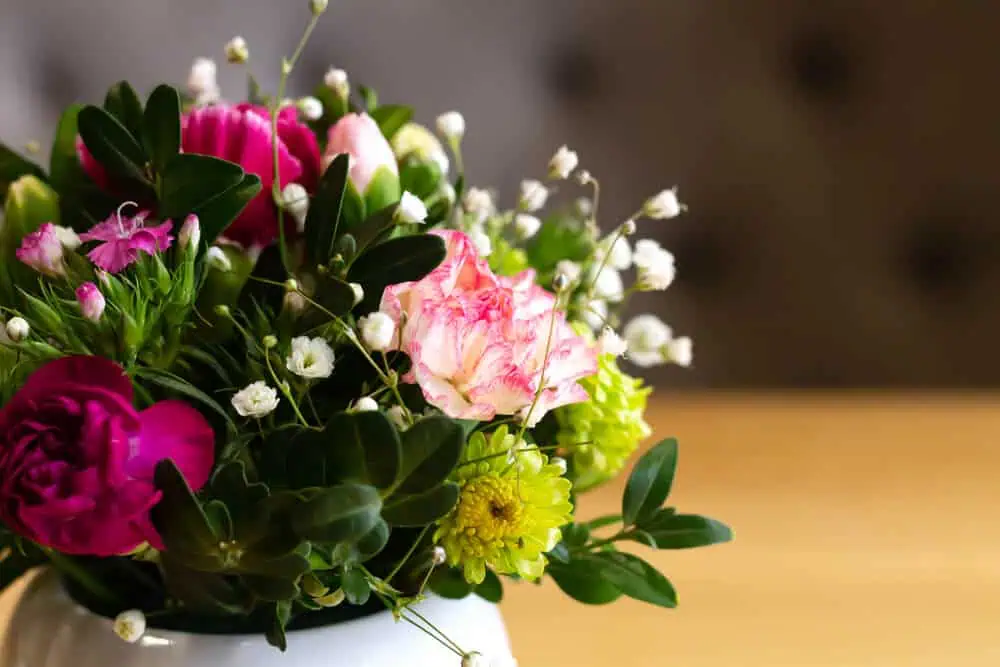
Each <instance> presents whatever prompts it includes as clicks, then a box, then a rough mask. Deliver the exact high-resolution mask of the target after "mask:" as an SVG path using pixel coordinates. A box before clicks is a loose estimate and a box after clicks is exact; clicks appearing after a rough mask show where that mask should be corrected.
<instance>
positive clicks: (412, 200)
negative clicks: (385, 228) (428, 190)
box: [395, 192, 427, 223]
mask: <svg viewBox="0 0 1000 667" xmlns="http://www.w3.org/2000/svg"><path fill="white" fill-rule="evenodd" d="M395 217H396V222H401V223H417V222H423V221H424V220H426V219H427V207H426V206H425V205H424V202H422V201H421V200H420V197H418V196H416V195H415V194H413V193H412V192H404V193H403V196H402V197H400V198H399V206H398V207H397V208H396V216H395Z"/></svg>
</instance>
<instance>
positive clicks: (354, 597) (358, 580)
mask: <svg viewBox="0 0 1000 667" xmlns="http://www.w3.org/2000/svg"><path fill="white" fill-rule="evenodd" d="M340 586H341V588H343V589H344V597H346V598H347V601H348V602H350V603H351V604H354V605H362V604H365V603H366V602H368V598H369V596H371V593H372V589H371V586H369V585H368V579H366V578H365V575H364V573H363V572H362V571H361V570H359V569H357V568H353V567H352V568H349V569H347V570H345V571H344V576H343V577H341V580H340Z"/></svg>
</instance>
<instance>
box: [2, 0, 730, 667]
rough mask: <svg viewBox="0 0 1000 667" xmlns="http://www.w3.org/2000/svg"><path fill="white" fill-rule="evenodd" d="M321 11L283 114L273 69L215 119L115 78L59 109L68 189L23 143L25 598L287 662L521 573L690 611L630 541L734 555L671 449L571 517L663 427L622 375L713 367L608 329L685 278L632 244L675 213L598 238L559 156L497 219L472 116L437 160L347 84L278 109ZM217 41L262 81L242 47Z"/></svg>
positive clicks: (590, 190) (208, 106)
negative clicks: (266, 81)
mask: <svg viewBox="0 0 1000 667" xmlns="http://www.w3.org/2000/svg"><path fill="white" fill-rule="evenodd" d="M310 6H311V10H312V17H311V19H310V21H309V24H308V28H307V31H306V35H305V36H304V38H303V40H302V42H301V43H300V45H299V47H298V49H297V50H296V51H295V54H294V55H293V56H292V57H291V58H289V59H286V60H285V61H283V62H282V64H281V77H280V83H279V86H278V90H277V92H276V93H275V94H273V95H268V94H265V93H264V92H263V91H262V90H261V89H260V87H259V86H257V85H256V84H255V83H254V79H253V77H252V75H251V76H249V77H248V78H249V81H250V86H249V91H248V93H247V98H246V101H243V102H239V103H232V102H227V101H223V100H222V99H221V97H220V91H219V89H218V86H217V85H216V83H215V65H214V64H213V63H212V62H210V61H207V60H199V61H196V63H195V65H194V67H193V69H192V72H191V78H190V80H189V82H188V90H187V93H186V94H181V93H179V92H178V90H177V89H175V88H173V87H171V86H169V85H161V86H158V87H156V88H155V89H153V90H152V91H151V92H150V93H149V94H148V96H146V97H145V98H144V99H143V98H142V97H140V96H139V94H138V93H137V92H136V91H135V90H134V89H133V88H132V87H131V86H130V85H129V84H128V83H126V82H121V83H117V84H115V85H114V86H112V87H111V88H110V90H109V91H108V93H107V96H106V97H105V99H104V102H103V104H102V105H100V106H97V105H89V104H88V105H74V106H72V107H70V108H69V109H67V110H66V112H65V113H64V114H63V115H62V119H61V120H60V122H59V126H58V129H57V131H56V135H55V141H54V144H53V146H52V151H51V159H50V161H49V165H48V169H47V170H45V169H43V168H42V167H40V166H39V165H37V164H35V163H34V162H32V161H30V160H29V159H28V158H26V157H23V156H21V155H19V154H18V153H16V152H14V151H12V150H10V149H8V148H6V147H0V196H3V197H4V202H5V203H4V223H3V228H2V231H0V255H2V258H0V299H2V301H0V308H2V311H3V316H4V320H5V324H4V326H3V340H2V345H0V394H2V398H0V400H2V406H3V407H2V409H0V521H2V533H0V540H2V552H0V559H2V561H0V573H2V583H3V584H7V583H9V582H10V581H12V580H13V579H14V578H16V577H17V576H18V575H20V574H21V573H23V572H24V571H26V570H27V569H29V568H31V567H34V566H36V565H40V564H44V563H48V564H50V565H51V566H53V567H54V568H56V569H57V570H58V571H59V572H60V573H61V574H62V575H63V578H64V582H65V586H66V588H67V590H68V592H69V593H70V594H71V595H72V596H73V597H74V599H76V600H77V601H78V602H80V603H81V604H83V605H84V606H86V607H87V608H89V609H91V610H93V611H94V612H95V613H98V614H102V615H104V616H106V617H108V618H114V619H115V622H114V627H115V629H116V632H118V633H119V634H120V636H121V637H122V638H123V639H125V640H127V641H135V640H136V639H137V638H138V637H139V636H141V635H142V633H143V631H144V628H145V627H146V625H147V623H148V624H151V625H153V624H155V625H156V626H157V627H165V628H180V629H192V628H197V629H199V630H200V631H218V632H227V631H232V632H236V631H240V632H244V631H260V632H263V633H266V636H267V638H268V640H269V642H270V643H271V644H273V645H274V646H276V647H279V648H281V649H284V648H285V646H286V641H287V640H286V629H288V628H295V627H306V626H310V625H319V624H324V623H330V622H336V621H339V620H344V619H347V618H352V617H357V616H360V615H364V614H369V613H373V612H375V611H378V610H380V609H388V610H390V611H391V612H392V614H394V615H395V617H396V618H397V619H398V620H402V621H406V622H409V623H411V624H413V625H415V626H417V627H419V628H421V629H424V630H427V629H428V628H427V627H426V623H428V622H427V621H426V619H423V618H422V617H421V616H420V614H419V613H418V612H416V611H415V606H416V605H418V604H419V602H420V601H421V600H422V599H423V598H424V597H425V596H427V595H430V594H431V593H432V592H433V593H435V594H437V595H440V596H444V597H448V598H459V597H463V596H466V595H473V594H474V595H479V596H482V597H484V598H486V599H488V600H491V601H499V600H500V598H501V596H502V592H503V583H502V582H503V581H505V580H506V581H518V580H526V581H532V582H534V581H538V580H540V579H541V578H542V577H544V576H549V577H551V578H552V579H553V580H554V581H555V583H556V584H557V585H558V586H559V587H560V588H561V589H562V590H563V591H565V592H566V594H568V595H569V596H571V597H572V598H574V599H576V600H579V601H581V602H583V603H587V604H604V603H608V602H611V601H613V600H615V599H616V598H618V597H620V596H622V595H625V596H629V597H632V598H636V599H639V600H643V601H646V602H649V603H652V604H654V605H659V606H662V607H673V606H674V605H675V604H676V596H675V593H674V589H673V587H672V586H671V584H670V583H669V581H668V580H667V579H666V578H665V577H664V576H663V575H662V574H661V573H659V572H658V571H657V570H656V569H655V568H654V567H652V566H651V565H650V564H649V563H647V562H646V561H644V560H642V559H641V558H640V557H638V556H636V555H633V553H632V552H631V550H620V549H619V546H620V545H622V544H625V543H639V545H642V546H645V547H649V548H652V549H678V548H687V547H697V546H703V545H707V544H712V543H716V542H721V541H725V540H728V539H729V538H730V533H729V530H728V529H727V528H726V527H725V526H723V525H722V524H720V523H718V522H716V521H713V520H711V519H707V518H703V517H701V516H697V515H692V514H682V513H679V512H677V511H676V510H674V509H673V508H670V507H665V506H664V503H665V501H666V500H667V497H668V494H669V492H670V489H671V483H672V479H673V475H674V471H675V466H676V462H677V444H676V442H675V441H674V440H665V441H663V442H661V443H660V444H658V445H656V446H654V447H653V448H652V449H650V450H649V451H648V452H647V453H646V454H644V455H643V456H642V457H641V458H640V459H639V460H638V463H637V464H636V465H635V467H634V469H633V470H632V471H631V474H630V476H629V479H628V483H627V486H626V489H625V494H624V498H623V499H622V511H621V513H620V514H616V515H614V516H603V517H579V516H576V513H575V507H576V498H577V496H578V494H581V493H584V492H586V491H588V490H590V489H593V488H594V487H596V486H598V485H600V484H602V483H604V482H606V481H608V480H610V479H612V478H613V477H615V476H617V475H619V474H621V473H622V472H623V469H624V467H625V464H626V461H627V460H628V459H629V458H630V457H631V455H632V454H633V453H634V452H635V451H636V450H637V448H638V446H639V444H640V442H641V441H643V440H644V439H645V438H647V437H648V436H649V435H650V428H649V427H648V425H647V424H646V422H645V421H644V419H643V412H644V409H645V407H646V401H647V398H648V395H649V393H650V389H649V388H648V387H645V386H644V385H643V383H642V381H641V380H638V379H636V378H633V377H631V376H629V375H628V374H627V373H626V372H625V371H624V370H623V369H622V365H621V364H622V357H623V355H624V359H626V360H628V361H629V362H631V363H633V364H636V365H639V366H650V365H653V364H659V363H675V364H679V365H682V366H685V365H688V364H689V363H690V361H691V342H690V340H689V339H687V338H684V337H674V336H673V335H672V333H671V330H670V329H669V328H668V327H667V326H666V325H665V324H664V323H663V322H661V321H660V320H659V319H658V318H656V317H655V316H653V315H640V316H638V317H635V318H634V319H632V320H631V321H630V322H628V323H627V324H626V325H625V326H624V327H623V328H621V329H620V330H621V332H622V333H621V334H619V333H616V331H617V330H619V327H620V323H621V321H620V319H619V318H620V313H621V310H622V308H624V306H625V304H626V302H627V301H628V298H629V296H630V295H632V294H633V293H635V292H639V291H648V290H662V289H665V288H666V287H667V286H668V285H669V284H670V283H671V281H672V280H673V278H674V262H673V258H672V256H671V255H670V253H668V252H667V251H666V250H664V249H663V248H661V247H660V246H659V245H658V244H657V243H656V242H655V241H652V240H639V241H634V242H633V237H634V235H636V234H637V233H638V229H639V226H640V225H641V224H642V221H644V220H662V219H666V218H671V217H674V216H676V215H679V214H680V213H681V212H682V210H683V207H682V205H681V204H680V203H679V202H678V200H677V196H676V193H675V192H674V191H673V190H665V191H663V192H661V193H660V194H658V195H656V196H653V197H651V198H650V199H649V200H648V201H646V202H645V203H644V204H643V205H642V206H641V207H640V208H639V210H638V211H637V213H636V216H635V217H634V218H633V219H630V220H627V221H626V222H624V223H622V224H620V225H618V226H617V227H615V228H614V230H613V231H611V232H610V233H609V234H602V233H601V232H600V231H599V228H598V225H597V222H596V220H597V216H598V193H599V183H598V180H597V178H595V177H594V176H592V175H591V174H590V173H589V172H587V171H585V170H583V169H581V168H580V166H579V165H578V157H577V155H576V153H574V152H573V151H571V150H569V149H568V148H566V147H562V148H560V149H559V150H558V151H557V152H556V153H555V155H554V156H553V157H552V160H551V162H550V164H549V165H548V169H547V171H546V172H545V173H544V174H543V175H542V178H540V179H538V180H535V179H530V180H525V181H524V182H523V183H522V184H521V187H520V192H519V196H518V197H517V199H516V202H515V203H514V207H513V208H511V209H503V208H498V207H497V206H496V205H495V198H494V193H492V192H490V191H489V190H485V189H480V188H475V187H468V186H467V181H466V174H465V172H464V169H463V162H462V137H463V134H464V132H465V122H464V120H463V118H462V116H461V115H460V114H459V113H457V112H450V113H445V114H443V115H441V116H439V117H438V118H437V122H436V128H437V131H438V134H439V135H440V137H441V138H442V139H443V141H440V140H439V139H438V138H437V137H436V136H435V134H434V133H433V132H431V131H430V130H428V129H427V128H426V127H424V126H421V125H418V124H416V123H414V122H413V121H412V110H411V109H410V108H408V107H406V106H400V105H394V104H382V103H381V102H380V101H379V98H378V96H377V95H376V93H375V91H373V90H371V89H369V88H365V87H358V88H357V89H356V90H355V89H353V88H352V87H351V86H350V83H349V81H348V78H347V75H346V74H345V73H344V72H343V71H340V70H335V69H334V70H331V71H330V72H329V73H328V74H327V75H326V77H325V78H324V81H323V82H322V84H321V85H319V86H318V87H317V88H316V91H315V94H314V96H308V97H304V98H301V99H298V100H288V99H286V97H285V89H286V84H287V82H288V80H289V77H290V75H291V74H292V73H293V71H294V69H295V66H296V63H297V61H298V58H299V55H300V54H301V53H302V50H303V47H304V45H305V43H306V38H307V37H308V33H309V32H311V30H312V28H313V26H314V25H315V23H316V21H317V20H318V19H319V17H320V15H321V14H322V13H323V10H324V9H325V2H318V1H315V0H314V1H313V2H312V3H310ZM226 52H227V56H228V60H229V61H230V62H231V63H234V64H235V65H236V66H240V65H241V64H242V65H245V66H247V67H248V64H247V63H248V57H249V53H248V49H247V45H246V43H245V41H243V40H242V39H239V38H237V39H234V40H233V41H232V42H230V43H229V45H228V46H227V49H226ZM557 190H558V191H559V192H557ZM633 267H634V269H635V278H634V280H633V281H631V283H630V284H629V285H628V286H626V284H625V283H626V281H625V280H624V279H623V273H624V272H625V271H626V270H629V269H631V268H633ZM446 645H448V644H447V643H446ZM449 648H451V649H452V650H454V651H455V652H456V653H458V655H460V656H461V657H462V658H463V660H465V661H466V662H470V661H473V662H474V658H475V657H476V656H475V653H474V652H472V651H468V652H467V651H463V650H459V649H457V648H455V647H454V646H449Z"/></svg>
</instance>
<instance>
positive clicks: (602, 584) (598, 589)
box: [546, 559, 622, 605]
mask: <svg viewBox="0 0 1000 667" xmlns="http://www.w3.org/2000/svg"><path fill="white" fill-rule="evenodd" d="M546 572H548V574H549V576H550V577H552V579H553V581H555V582H556V585H557V586H559V588H560V589H562V592H563V593H565V594H566V595H568V596H570V597H571V598H573V599H574V600H576V601H577V602H582V603H584V604H594V605H598V604H608V603H610V602H614V601H615V600H617V599H618V598H620V597H621V595H622V592H621V591H620V590H618V588H616V587H615V586H614V585H613V584H612V583H610V582H608V581H605V580H604V579H603V578H602V577H601V568H600V566H599V565H597V564H596V563H594V562H592V561H591V560H583V559H578V560H571V561H570V562H569V563H565V564H564V563H559V562H552V563H549V566H548V568H547V570H546Z"/></svg>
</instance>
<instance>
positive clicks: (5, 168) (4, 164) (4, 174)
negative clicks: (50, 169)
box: [0, 144, 46, 200]
mask: <svg viewBox="0 0 1000 667" xmlns="http://www.w3.org/2000/svg"><path fill="white" fill-rule="evenodd" d="M27 175H31V176H34V177H35V178H38V179H39V180H42V181H44V180H46V178H45V172H44V171H43V170H42V168H41V167H39V166H38V165H37V164H35V163H34V162H32V161H30V160H28V159H27V158H25V157H22V156H21V155H19V154H18V153H15V152H14V151H13V150H11V149H10V148H8V147H7V146H5V145H3V144H0V200H2V199H3V198H4V197H6V196H7V188H9V187H10V184H11V183H13V182H14V181H16V180H17V179H19V178H21V177H22V176H27Z"/></svg>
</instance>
